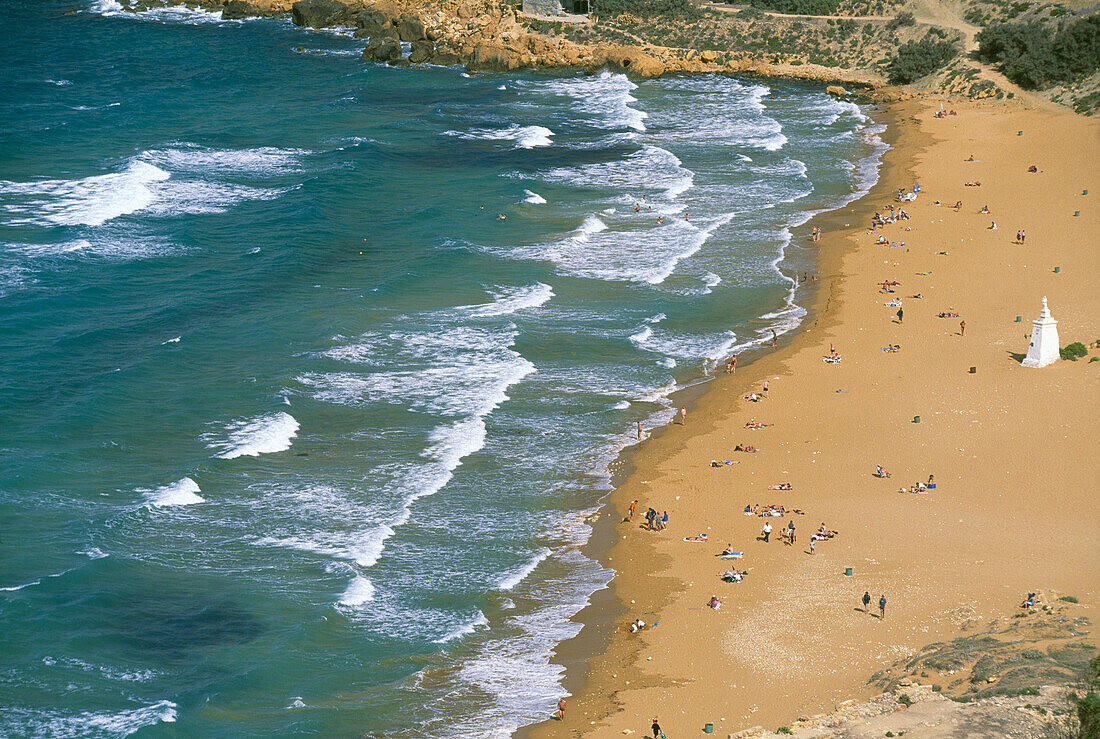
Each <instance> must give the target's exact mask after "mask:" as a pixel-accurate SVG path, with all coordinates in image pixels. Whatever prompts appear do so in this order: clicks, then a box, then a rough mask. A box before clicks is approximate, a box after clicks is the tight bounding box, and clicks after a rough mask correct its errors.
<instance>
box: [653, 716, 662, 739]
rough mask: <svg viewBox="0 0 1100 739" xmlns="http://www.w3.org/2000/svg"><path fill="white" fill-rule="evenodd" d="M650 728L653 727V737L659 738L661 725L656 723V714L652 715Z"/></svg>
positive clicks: (654, 738)
mask: <svg viewBox="0 0 1100 739" xmlns="http://www.w3.org/2000/svg"><path fill="white" fill-rule="evenodd" d="M650 728H651V729H653V739H660V737H661V736H662V734H661V725H660V724H659V723H657V717H656V716H654V717H653V726H651V727H650Z"/></svg>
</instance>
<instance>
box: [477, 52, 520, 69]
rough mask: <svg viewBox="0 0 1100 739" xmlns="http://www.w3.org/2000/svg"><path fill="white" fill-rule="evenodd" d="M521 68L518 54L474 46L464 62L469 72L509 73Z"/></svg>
mask: <svg viewBox="0 0 1100 739" xmlns="http://www.w3.org/2000/svg"><path fill="white" fill-rule="evenodd" d="M521 66H522V59H521V57H520V55H519V54H517V53H515V52H514V51H508V50H506V49H499V48H495V47H492V46H475V47H474V49H473V53H472V54H470V55H469V59H468V60H467V62H466V68H467V69H469V70H470V71H471V72H510V71H511V70H513V69H519V68H520V67H521Z"/></svg>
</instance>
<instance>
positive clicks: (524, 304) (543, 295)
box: [465, 282, 554, 318]
mask: <svg viewBox="0 0 1100 739" xmlns="http://www.w3.org/2000/svg"><path fill="white" fill-rule="evenodd" d="M493 297H494V300H493V302H492V303H488V304H486V305H473V306H465V308H466V309H467V310H469V311H470V315H472V316H476V317H478V318H487V317H491V316H507V315H511V314H512V313H515V312H517V311H521V310H524V309H526V308H537V307H539V306H540V305H545V304H546V303H547V301H549V300H550V298H552V297H554V290H553V288H551V287H550V286H549V285H546V284H544V283H541V282H536V283H535V284H534V285H526V286H524V287H520V288H497V289H496V290H494V291H493Z"/></svg>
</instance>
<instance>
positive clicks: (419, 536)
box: [0, 0, 883, 737]
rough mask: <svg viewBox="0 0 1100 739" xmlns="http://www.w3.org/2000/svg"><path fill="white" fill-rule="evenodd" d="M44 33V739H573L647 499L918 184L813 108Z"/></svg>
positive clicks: (122, 19)
mask: <svg viewBox="0 0 1100 739" xmlns="http://www.w3.org/2000/svg"><path fill="white" fill-rule="evenodd" d="M8 22H9V24H10V26H11V27H12V28H19V29H20V32H19V34H18V35H16V36H15V37H14V42H13V43H9V44H6V45H4V46H3V47H0V55H2V57H3V61H4V64H5V67H6V79H5V82H4V84H3V85H0V112H2V113H3V120H4V121H5V126H4V127H5V129H6V133H5V134H4V135H3V136H2V137H0V527H2V529H0V735H4V736H22V735H42V736H104V737H107V736H111V737H114V736H125V735H128V734H130V733H133V732H139V733H140V734H149V735H168V736H299V735H319V736H361V735H364V734H366V735H369V736H489V735H507V734H508V733H510V732H511V731H512V730H514V729H515V728H516V727H518V726H521V725H524V724H527V723H530V722H533V721H536V720H539V719H540V718H542V717H544V716H546V715H547V714H548V713H549V712H550V711H551V710H552V706H553V703H554V702H555V701H556V698H557V697H558V695H559V694H560V692H561V688H560V678H561V668H560V667H559V666H557V665H555V664H554V663H553V661H552V649H553V647H554V645H555V644H557V643H558V642H560V641H562V640H563V639H566V638H569V637H570V636H572V635H574V634H575V633H576V632H577V630H578V628H579V627H578V626H577V625H576V624H573V623H572V622H570V621H569V618H570V617H571V616H572V615H574V614H575V613H576V612H577V611H578V610H579V609H580V608H581V607H582V606H583V605H584V604H585V603H586V602H587V599H588V597H589V596H590V595H591V594H592V593H593V592H594V591H595V590H596V589H598V588H601V587H603V586H605V585H606V583H607V582H608V581H609V579H610V578H611V575H612V573H611V572H609V571H607V570H605V569H604V568H602V567H601V566H600V565H599V564H598V563H597V562H594V561H592V560H591V559H589V558H587V557H586V556H584V555H583V554H582V553H581V552H580V546H581V545H582V544H583V543H584V542H585V541H587V539H588V535H589V528H588V526H587V524H586V522H585V519H586V517H587V516H589V515H590V514H591V513H592V512H593V511H594V510H595V509H596V507H597V506H598V504H599V501H600V500H601V499H602V498H603V496H604V495H605V494H606V492H607V490H608V489H609V483H608V477H607V475H606V472H605V470H606V466H607V463H608V462H609V461H610V460H612V459H613V458H614V456H615V455H616V454H617V452H618V451H619V450H620V449H622V448H623V447H624V446H626V445H627V444H629V443H630V442H631V440H632V433H631V431H632V428H633V425H634V424H635V423H636V422H637V421H642V422H643V423H644V424H646V425H653V424H656V423H661V422H664V421H666V420H667V419H668V418H669V417H670V416H671V409H670V407H669V402H668V401H667V400H666V399H665V397H666V396H667V394H668V393H669V392H670V391H671V390H673V389H674V388H675V387H677V386H679V385H683V384H684V383H689V382H694V381H697V380H699V379H701V378H705V377H706V376H707V375H708V373H710V372H711V371H712V370H713V367H714V364H715V363H716V362H717V363H719V365H720V364H721V361H722V360H723V359H724V358H725V357H726V356H728V355H729V354H731V353H733V352H734V351H737V350H739V348H742V347H745V346H748V345H751V344H753V343H755V342H758V341H760V340H762V337H765V336H768V337H770V329H771V328H772V327H775V328H776V329H777V330H779V331H781V332H782V331H788V330H792V329H794V328H795V327H796V326H797V325H798V321H799V319H800V317H801V316H802V315H803V311H802V309H801V308H799V307H798V299H799V295H798V293H797V292H796V291H794V290H793V285H792V281H791V279H790V278H789V277H787V276H785V275H784V272H783V271H782V270H781V269H780V267H782V268H783V269H785V270H786V274H791V273H792V272H793V271H795V270H797V271H804V270H812V269H813V267H812V262H810V253H809V251H808V250H807V249H805V248H804V247H803V246H802V245H803V244H804V242H805V241H807V240H808V239H807V238H806V237H805V234H804V233H803V232H802V231H803V230H804V229H801V230H800V229H797V228H796V227H797V226H799V225H800V224H803V223H805V222H806V221H807V219H808V218H810V217H811V216H812V214H814V213H816V212H821V211H823V210H827V209H830V208H834V207H837V206H838V205H840V204H842V203H844V202H847V201H849V200H851V199H852V198H853V197H855V195H856V194H858V193H859V192H861V191H864V190H865V189H866V188H867V187H869V186H870V184H871V183H872V181H873V179H874V177H875V172H876V167H877V160H878V156H879V155H880V154H881V151H882V148H883V147H882V145H881V142H880V141H879V140H878V139H877V136H876V135H875V134H876V132H878V131H879V130H880V129H879V128H878V127H877V126H876V125H875V124H874V122H873V121H870V120H868V119H867V118H866V117H865V116H864V114H863V113H862V112H861V111H860V110H859V109H858V108H856V107H855V106H853V105H850V104H847V103H841V102H836V101H833V100H832V99H830V98H829V97H827V96H826V95H824V93H823V92H822V91H820V90H819V89H818V88H816V87H813V86H808V85H801V84H796V83H781V82H767V83H764V82H759V81H751V80H734V79H727V78H722V77H696V78H690V79H688V78H669V79H662V80H657V81H649V82H645V83H641V84H637V85H636V84H634V83H632V82H630V81H628V80H627V79H626V78H625V77H622V76H620V75H611V74H607V73H604V74H600V75H596V76H583V75H573V74H557V75H551V74H533V73H525V74H515V75H503V76H473V77H471V76H469V75H467V74H465V73H463V72H462V70H460V69H452V68H426V69H405V70H402V69H393V68H389V67H384V66H375V65H367V64H364V63H363V62H361V61H359V59H358V52H359V50H360V49H361V48H362V45H363V42H362V41H360V40H356V39H353V38H350V37H349V36H347V35H342V34H339V33H326V32H314V31H303V30H301V29H295V28H294V27H292V26H291V25H290V24H289V23H288V22H286V21H272V20H262V21H259V20H257V21H246V22H222V21H221V20H220V18H219V17H218V16H216V15H209V14H203V13H196V12H190V11H185V10H168V11H153V12H148V13H144V14H141V15H138V16H132V15H129V14H126V13H122V12H120V11H119V10H118V7H117V5H114V4H113V3H111V2H110V1H109V0H105V1H101V2H91V3H89V2H84V3H74V2H34V1H32V0H18V1H17V2H14V3H10V4H9V5H8ZM298 47H302V48H301V49H300V48H298ZM643 198H644V199H643ZM636 206H637V207H638V210H635V207H636ZM500 215H504V216H506V218H505V219H500V218H499V216H500ZM658 217H660V218H661V219H662V222H661V223H660V224H659V223H658V222H657V219H658ZM792 230H794V232H795V234H796V236H795V237H792ZM784 260H785V261H784Z"/></svg>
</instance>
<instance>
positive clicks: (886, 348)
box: [882, 344, 901, 354]
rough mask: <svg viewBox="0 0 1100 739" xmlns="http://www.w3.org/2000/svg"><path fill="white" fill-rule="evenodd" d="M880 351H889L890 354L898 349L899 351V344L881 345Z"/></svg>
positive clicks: (895, 352)
mask: <svg viewBox="0 0 1100 739" xmlns="http://www.w3.org/2000/svg"><path fill="white" fill-rule="evenodd" d="M882 351H884V352H889V353H891V354H897V353H898V352H899V351H901V344H889V345H887V346H884V347H882Z"/></svg>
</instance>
